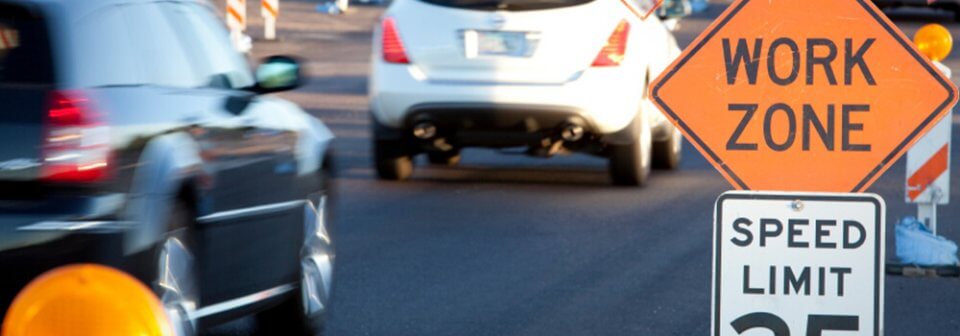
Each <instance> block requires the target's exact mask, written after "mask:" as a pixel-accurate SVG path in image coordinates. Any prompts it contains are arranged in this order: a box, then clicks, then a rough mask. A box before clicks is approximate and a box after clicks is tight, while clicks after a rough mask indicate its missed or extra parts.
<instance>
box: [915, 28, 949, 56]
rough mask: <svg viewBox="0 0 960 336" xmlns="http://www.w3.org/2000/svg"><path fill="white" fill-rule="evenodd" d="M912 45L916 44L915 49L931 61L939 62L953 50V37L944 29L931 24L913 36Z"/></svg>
mask: <svg viewBox="0 0 960 336" xmlns="http://www.w3.org/2000/svg"><path fill="white" fill-rule="evenodd" d="M913 43H916V44H917V49H918V50H920V53H921V54H923V55H924V56H927V58H929V59H930V60H931V61H934V62H939V61H942V60H944V59H946V58H947V56H949V55H950V51H951V50H952V49H953V36H951V35H950V31H949V30H947V28H946V27H944V26H941V25H938V24H936V23H931V24H928V25H926V26H923V27H922V28H920V30H918V31H917V34H916V35H913Z"/></svg>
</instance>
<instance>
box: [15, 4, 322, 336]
mask: <svg viewBox="0 0 960 336" xmlns="http://www.w3.org/2000/svg"><path fill="white" fill-rule="evenodd" d="M300 80H301V77H300V67H299V64H298V63H297V61H296V60H294V59H292V58H289V57H282V56H277V57H271V58H268V59H267V60H265V62H264V64H262V65H261V66H260V67H259V68H258V69H257V71H256V75H254V74H252V73H251V72H250V70H249V68H248V65H247V64H246V62H245V60H244V58H243V57H242V56H241V55H240V54H238V53H237V52H235V51H234V49H233V48H232V47H231V44H230V42H229V40H228V37H227V33H226V30H225V29H224V28H223V25H222V24H221V23H220V22H219V20H218V19H217V17H216V15H215V12H214V10H213V9H212V8H210V7H208V5H207V4H206V2H204V1H199V0H163V1H157V0H123V1H121V0H83V1H78V0H0V141H2V145H0V269H2V271H0V273H2V274H3V276H0V307H2V310H3V311H5V310H6V307H7V306H9V304H10V302H11V301H12V300H13V298H14V297H15V295H16V293H17V292H18V291H20V290H21V289H22V288H23V286H24V285H25V284H26V283H27V282H28V281H30V280H31V279H32V278H34V277H36V276H37V275H39V274H41V273H43V272H44V271H47V270H49V269H51V268H54V267H57V266H61V265H65V264H70V263H79V262H93V263H100V264H106V265H110V266H114V267H118V268H120V269H123V270H125V271H127V272H130V273H131V274H133V275H135V276H137V277H138V278H139V279H141V280H142V281H143V282H144V283H145V284H146V285H148V286H150V287H151V288H153V289H154V290H155V291H156V293H157V295H158V297H159V298H160V299H161V301H162V302H163V304H164V307H165V309H166V310H167V312H168V315H170V317H171V319H172V320H173V321H174V323H175V325H177V326H178V328H181V329H182V330H181V333H183V334H192V333H194V332H195V331H196V330H198V329H202V328H204V327H206V326H210V325H213V324H217V323H220V322H224V321H227V320H230V319H233V318H236V317H239V316H241V315H247V314H250V313H258V314H259V315H258V316H259V317H261V321H262V323H261V325H262V326H265V327H267V328H270V327H280V328H284V329H283V330H284V332H283V334H292V333H291V329H290V328H291V327H292V326H298V327H299V326H303V327H305V328H306V329H305V330H302V331H309V332H314V331H315V330H309V329H311V328H312V329H318V328H320V327H322V322H323V316H324V313H325V311H326V310H327V309H326V305H327V304H328V302H329V301H328V295H329V293H330V284H331V276H332V265H333V258H334V255H333V250H332V244H331V241H330V237H329V235H328V234H327V231H326V220H325V219H326V217H325V213H326V211H325V209H326V207H327V196H328V192H327V191H328V185H327V183H326V179H325V178H326V174H327V173H328V168H329V160H327V157H328V155H326V154H327V151H328V147H329V145H330V142H331V140H332V138H333V136H332V133H331V132H330V131H329V129H327V127H325V126H324V125H323V124H322V123H321V122H320V121H319V120H317V119H315V118H313V117H311V116H309V115H307V114H306V113H305V112H303V111H302V110H301V109H300V108H299V107H297V106H296V105H294V104H292V103H290V102H287V101H284V100H281V99H278V98H274V97H269V96H265V95H263V94H266V93H270V92H276V91H283V90H288V89H293V88H295V87H297V86H298V85H299V84H300ZM273 330H278V329H273Z"/></svg>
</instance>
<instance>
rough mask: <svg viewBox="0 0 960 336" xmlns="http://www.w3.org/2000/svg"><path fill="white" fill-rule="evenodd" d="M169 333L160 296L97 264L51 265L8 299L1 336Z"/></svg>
mask: <svg viewBox="0 0 960 336" xmlns="http://www.w3.org/2000/svg"><path fill="white" fill-rule="evenodd" d="M27 335H29V336H48V335H49V336H56V335H91V336H99V335H136V336H141V335H142V336H169V335H173V332H172V329H171V326H170V323H169V321H168V320H167V317H166V315H164V313H163V308H162V306H161V305H160V301H159V300H157V298H156V297H155V296H154V295H153V292H151V291H150V290H149V289H148V288H147V287H146V286H144V285H143V284H141V283H140V282H139V281H137V279H134V278H133V277H131V276H129V275H127V274H125V273H123V272H120V271H117V270H115V269H112V268H109V267H105V266H99V265H72V266H66V267H61V268H58V269H54V270H52V271H49V272H47V273H44V274H43V275H41V276H39V277H37V278H36V279H34V280H33V282H31V283H30V284H29V285H27V287H26V288H24V289H23V291H21V292H20V294H18V295H17V298H16V299H14V301H13V304H12V305H11V306H10V309H9V310H8V311H7V316H6V317H5V318H4V321H3V336H27Z"/></svg>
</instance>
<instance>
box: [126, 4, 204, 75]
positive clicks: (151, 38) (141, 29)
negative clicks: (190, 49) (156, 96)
mask: <svg viewBox="0 0 960 336" xmlns="http://www.w3.org/2000/svg"><path fill="white" fill-rule="evenodd" d="M122 8H123V17H124V19H125V20H126V22H127V25H126V28H127V34H129V37H130V41H129V43H130V46H131V47H133V48H134V49H135V50H136V52H137V59H138V60H139V61H140V62H139V63H140V64H142V65H143V72H144V74H145V75H146V76H145V77H146V82H147V83H149V84H152V85H160V86H168V87H183V88H195V87H202V86H205V85H207V84H208V80H209V79H208V78H202V76H200V75H199V74H198V70H199V69H195V68H194V65H193V64H192V62H190V59H189V58H188V56H187V54H186V46H184V45H183V44H182V43H181V41H180V39H178V38H177V33H178V32H177V31H176V30H174V29H173V27H172V26H171V25H170V23H169V21H168V20H167V19H166V18H165V17H164V16H163V13H162V12H161V9H160V7H159V6H158V5H157V4H155V3H142V4H135V5H130V6H124V7H122Z"/></svg>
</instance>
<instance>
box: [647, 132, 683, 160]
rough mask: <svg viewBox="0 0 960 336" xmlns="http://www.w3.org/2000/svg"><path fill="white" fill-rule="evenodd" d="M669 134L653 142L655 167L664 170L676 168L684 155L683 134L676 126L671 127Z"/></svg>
mask: <svg viewBox="0 0 960 336" xmlns="http://www.w3.org/2000/svg"><path fill="white" fill-rule="evenodd" d="M668 132H669V136H667V138H666V139H663V140H661V141H656V142H654V143H653V167H654V168H656V169H663V170H676V169H677V168H679V167H680V159H681V158H682V157H683V135H682V134H680V131H679V130H677V128H676V127H672V126H671V127H670V130H669V131H668Z"/></svg>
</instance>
